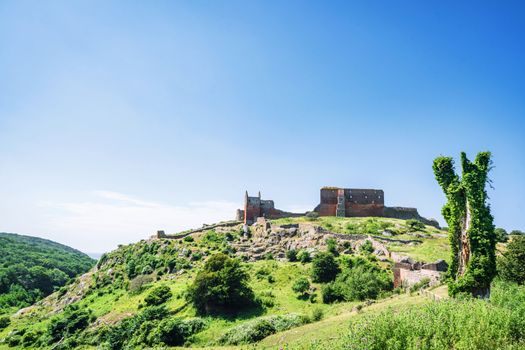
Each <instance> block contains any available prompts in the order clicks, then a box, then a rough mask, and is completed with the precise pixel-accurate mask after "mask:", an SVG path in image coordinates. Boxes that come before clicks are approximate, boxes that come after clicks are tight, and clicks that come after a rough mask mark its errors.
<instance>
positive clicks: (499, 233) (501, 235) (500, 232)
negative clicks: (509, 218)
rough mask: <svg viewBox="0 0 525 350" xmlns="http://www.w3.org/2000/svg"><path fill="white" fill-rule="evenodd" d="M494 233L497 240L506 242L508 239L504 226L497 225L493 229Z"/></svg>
mask: <svg viewBox="0 0 525 350" xmlns="http://www.w3.org/2000/svg"><path fill="white" fill-rule="evenodd" d="M494 234H495V235H496V241H497V242H507V241H508V239H509V235H508V234H507V231H505V229H504V228H501V227H497V228H496V229H495V230H494Z"/></svg>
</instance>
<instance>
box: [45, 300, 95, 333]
mask: <svg viewBox="0 0 525 350" xmlns="http://www.w3.org/2000/svg"><path fill="white" fill-rule="evenodd" d="M92 320H93V316H92V314H91V311H90V310H89V309H85V308H84V309H80V308H79V307H78V306H77V305H75V304H72V305H70V306H68V307H67V308H66V309H65V310H64V312H62V313H61V314H60V315H58V316H56V317H55V318H53V319H52V320H51V323H50V324H49V326H48V328H47V334H48V336H49V338H50V340H51V342H56V341H58V340H60V339H62V338H67V337H69V336H72V335H75V334H76V333H78V332H80V331H82V330H84V329H86V328H87V326H88V325H89V324H90V322H91V321H92Z"/></svg>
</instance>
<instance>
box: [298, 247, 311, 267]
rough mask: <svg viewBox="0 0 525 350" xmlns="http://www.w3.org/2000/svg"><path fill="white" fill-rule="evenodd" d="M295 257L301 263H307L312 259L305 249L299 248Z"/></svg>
mask: <svg viewBox="0 0 525 350" xmlns="http://www.w3.org/2000/svg"><path fill="white" fill-rule="evenodd" d="M297 259H298V260H299V261H300V262H302V263H303V264H306V263H309V262H310V261H312V258H311V256H310V253H308V251H306V250H301V251H299V253H297Z"/></svg>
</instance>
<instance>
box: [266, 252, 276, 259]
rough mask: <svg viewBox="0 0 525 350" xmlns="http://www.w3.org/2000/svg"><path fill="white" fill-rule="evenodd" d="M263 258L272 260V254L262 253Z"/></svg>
mask: <svg viewBox="0 0 525 350" xmlns="http://www.w3.org/2000/svg"><path fill="white" fill-rule="evenodd" d="M264 260H274V259H273V254H272V253H270V252H267V253H265V254H264Z"/></svg>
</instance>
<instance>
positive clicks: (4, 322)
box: [0, 316, 11, 331]
mask: <svg viewBox="0 0 525 350" xmlns="http://www.w3.org/2000/svg"><path fill="white" fill-rule="evenodd" d="M10 323H11V320H10V319H9V316H0V331H1V330H2V329H4V328H7V326H9V324H10Z"/></svg>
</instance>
